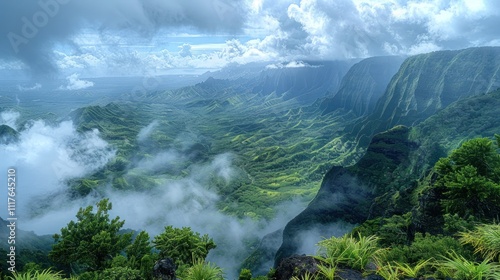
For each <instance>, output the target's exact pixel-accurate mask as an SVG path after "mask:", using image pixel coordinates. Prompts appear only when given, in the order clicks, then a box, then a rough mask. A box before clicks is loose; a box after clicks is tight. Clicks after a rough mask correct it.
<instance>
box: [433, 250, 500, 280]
mask: <svg viewBox="0 0 500 280" xmlns="http://www.w3.org/2000/svg"><path fill="white" fill-rule="evenodd" d="M443 258H444V261H441V262H440V263H439V266H438V270H439V271H440V272H441V273H443V274H444V275H445V276H448V277H452V278H454V279H463V280H482V279H500V265H498V264H496V263H491V262H490V260H489V259H485V260H483V261H482V262H481V263H477V262H473V261H469V260H467V259H465V258H464V257H463V256H460V255H458V254H457V253H455V252H453V251H451V252H450V253H449V257H443Z"/></svg>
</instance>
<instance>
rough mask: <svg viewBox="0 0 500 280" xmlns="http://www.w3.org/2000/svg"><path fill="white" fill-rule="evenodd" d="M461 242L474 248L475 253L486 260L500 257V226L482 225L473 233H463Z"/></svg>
mask: <svg viewBox="0 0 500 280" xmlns="http://www.w3.org/2000/svg"><path fill="white" fill-rule="evenodd" d="M459 236H460V242H462V243H463V244H470V245H472V246H473V247H474V249H475V250H474V253H479V254H481V256H482V257H483V258H485V259H496V260H498V258H499V257H500V225H499V224H482V225H478V226H477V227H476V228H475V229H474V230H473V231H467V232H461V233H460V234H459Z"/></svg>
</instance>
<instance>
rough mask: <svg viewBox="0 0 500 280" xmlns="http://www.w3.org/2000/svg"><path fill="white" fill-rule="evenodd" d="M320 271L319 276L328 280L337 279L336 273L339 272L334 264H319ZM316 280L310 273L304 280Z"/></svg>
mask: <svg viewBox="0 0 500 280" xmlns="http://www.w3.org/2000/svg"><path fill="white" fill-rule="evenodd" d="M318 271H319V275H321V276H323V277H324V278H325V279H327V280H333V279H334V278H335V273H336V271H337V267H336V266H335V265H332V264H318ZM311 278H312V279H314V277H313V276H312V275H310V274H309V272H306V274H304V279H302V280H306V279H311Z"/></svg>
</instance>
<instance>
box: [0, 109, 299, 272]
mask: <svg viewBox="0 0 500 280" xmlns="http://www.w3.org/2000/svg"><path fill="white" fill-rule="evenodd" d="M1 116H2V122H3V123H6V124H8V125H12V126H13V128H17V129H18V131H19V133H20V134H19V141H18V142H16V143H10V144H2V145H0V157H1V158H2V159H6V160H2V162H1V163H0V167H1V168H2V170H7V169H8V168H9V167H15V168H16V169H17V173H18V177H19V180H18V188H17V190H18V196H17V197H18V212H19V224H20V228H21V229H24V230H31V231H34V232H35V233H37V234H53V233H58V232H59V231H60V229H61V228H62V227H64V226H66V225H67V223H68V222H69V221H71V220H75V219H76V217H75V215H76V213H77V211H78V209H79V208H80V207H85V206H87V205H94V204H95V203H96V202H97V201H99V200H100V199H102V198H104V197H107V198H109V199H110V201H111V202H112V204H113V209H112V211H111V215H112V216H113V217H114V216H119V217H120V218H121V219H124V220H125V226H124V228H130V229H133V230H146V231H148V232H149V234H150V236H155V235H157V234H159V233H161V232H162V231H163V230H164V227H165V226H167V225H172V226H174V227H191V228H192V229H193V230H194V231H196V232H199V233H201V234H208V235H209V236H210V237H212V238H213V239H214V241H215V242H216V244H217V248H216V249H214V250H213V251H212V252H211V254H210V255H209V260H210V261H213V262H214V263H216V264H217V265H219V266H221V267H223V268H224V269H225V272H226V276H230V277H233V278H234V277H236V276H237V275H236V273H237V269H238V268H239V267H238V266H239V265H240V264H241V262H242V261H243V260H244V258H245V257H246V254H247V253H248V248H247V247H248V242H249V241H252V240H254V241H255V240H258V239H260V238H261V237H262V236H264V235H265V234H268V233H270V232H272V231H275V230H278V229H280V228H283V227H284V226H285V224H286V222H288V221H289V220H290V219H291V218H293V217H294V216H295V215H296V214H297V213H298V212H299V211H301V210H302V208H301V207H297V203H295V202H288V203H284V204H282V205H279V206H276V209H277V211H278V215H277V217H276V218H275V219H274V220H273V221H271V222H265V221H256V220H253V219H250V218H246V219H239V218H237V217H234V216H231V215H227V214H224V213H222V212H221V211H219V209H218V208H217V203H218V202H219V200H220V199H221V198H220V197H219V195H218V194H217V193H216V189H215V187H214V186H213V185H212V184H213V182H214V180H216V181H217V182H219V183H222V184H230V183H231V182H232V180H234V179H236V178H237V177H238V176H241V175H242V174H241V172H242V171H241V169H239V168H237V167H236V166H235V165H234V163H233V161H234V159H235V155H233V154H231V153H230V152H227V153H222V154H219V155H215V156H213V157H212V158H210V159H209V160H207V161H203V162H201V163H200V162H198V163H190V162H189V160H190V157H189V155H186V154H183V152H182V151H183V150H182V149H181V150H178V149H175V148H169V149H164V150H159V151H157V152H156V153H155V154H154V155H152V156H151V157H148V158H146V159H140V160H137V161H135V162H132V163H130V164H129V166H128V167H127V170H126V171H125V172H126V173H125V175H124V177H127V176H128V174H129V173H130V174H132V173H133V174H138V173H139V174H145V175H147V176H149V177H150V178H153V179H154V181H155V182H158V183H157V185H156V186H154V187H152V188H149V189H147V190H145V191H135V190H128V191H126V190H125V191H124V190H116V189H114V188H112V187H111V186H110V185H103V186H99V187H98V188H99V192H91V193H90V195H88V196H86V197H84V198H78V199H74V198H72V197H71V196H70V192H69V191H68V189H69V187H68V182H69V181H70V180H72V179H77V178H83V177H85V176H88V175H91V174H92V173H94V172H96V171H98V170H99V169H101V168H103V167H104V166H105V165H106V164H107V163H108V162H109V161H110V160H112V159H113V158H114V157H115V154H116V150H115V149H114V148H113V147H112V145H110V144H109V143H107V142H106V141H105V140H103V139H102V138H101V136H100V134H99V131H97V130H92V131H89V132H86V133H79V132H77V130H76V128H75V127H74V125H73V123H72V122H70V121H65V122H61V123H59V124H57V125H49V124H47V123H45V122H44V121H41V120H37V121H30V122H28V124H27V125H26V126H24V127H21V128H19V127H16V126H15V124H16V119H17V118H18V117H19V114H18V113H17V114H16V113H15V112H9V113H5V114H2V115H1ZM158 126H159V122H158V121H154V122H152V123H151V124H150V125H148V126H146V127H145V128H143V129H142V130H141V131H140V133H139V134H138V136H137V137H138V139H137V140H138V143H141V142H144V141H146V140H147V139H148V137H150V135H151V134H152V132H153V131H154V130H155V129H156V128H157V127H158ZM188 134H189V133H188ZM181 135H183V137H187V136H186V134H181ZM187 142H190V141H185V142H184V144H185V143H187ZM174 163H176V164H178V163H182V164H183V165H185V164H187V168H184V170H187V171H188V172H187V174H184V175H183V176H176V177H174V178H172V176H165V175H163V174H162V173H161V172H158V171H159V170H163V169H162V168H165V167H168V166H169V165H172V164H174ZM2 203H5V202H4V201H2ZM0 207H2V209H7V208H6V205H2V206H0ZM2 211H3V210H2ZM2 213H4V212H2ZM2 217H4V218H5V215H2Z"/></svg>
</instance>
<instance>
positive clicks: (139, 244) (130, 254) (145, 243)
mask: <svg viewBox="0 0 500 280" xmlns="http://www.w3.org/2000/svg"><path fill="white" fill-rule="evenodd" d="M151 249H152V247H151V245H150V242H149V234H148V233H147V232H145V231H141V232H139V234H138V235H137V236H136V237H135V239H134V242H132V244H130V245H128V246H127V248H126V249H125V252H126V253H127V258H128V259H129V260H132V259H133V260H135V261H137V262H139V261H140V260H141V259H142V258H143V257H144V256H145V255H148V254H151ZM139 266H140V263H139Z"/></svg>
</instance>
